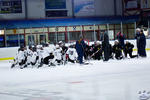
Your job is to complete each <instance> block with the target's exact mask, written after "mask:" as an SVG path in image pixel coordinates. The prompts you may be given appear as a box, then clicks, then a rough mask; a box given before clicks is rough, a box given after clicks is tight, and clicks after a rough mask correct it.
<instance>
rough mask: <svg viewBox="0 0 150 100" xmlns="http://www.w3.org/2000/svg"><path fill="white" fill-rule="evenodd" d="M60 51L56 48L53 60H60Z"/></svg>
mask: <svg viewBox="0 0 150 100" xmlns="http://www.w3.org/2000/svg"><path fill="white" fill-rule="evenodd" d="M61 52H62V49H61V48H57V49H56V50H55V51H54V57H55V59H57V60H62V53H61Z"/></svg>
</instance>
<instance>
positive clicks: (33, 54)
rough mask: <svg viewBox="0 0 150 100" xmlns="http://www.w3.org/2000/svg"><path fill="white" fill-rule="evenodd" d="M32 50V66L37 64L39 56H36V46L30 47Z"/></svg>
mask: <svg viewBox="0 0 150 100" xmlns="http://www.w3.org/2000/svg"><path fill="white" fill-rule="evenodd" d="M32 52H33V53H32V56H31V65H32V66H34V65H38V59H39V56H38V53H37V49H36V47H33V48H32Z"/></svg>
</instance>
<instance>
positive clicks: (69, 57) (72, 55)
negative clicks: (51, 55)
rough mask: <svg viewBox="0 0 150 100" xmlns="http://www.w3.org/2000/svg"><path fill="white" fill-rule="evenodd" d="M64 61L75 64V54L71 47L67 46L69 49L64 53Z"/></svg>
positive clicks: (73, 48)
mask: <svg viewBox="0 0 150 100" xmlns="http://www.w3.org/2000/svg"><path fill="white" fill-rule="evenodd" d="M66 59H67V60H68V62H72V63H75V61H76V59H77V52H76V49H75V47H74V46H73V45H71V46H69V48H68V50H67V52H66Z"/></svg>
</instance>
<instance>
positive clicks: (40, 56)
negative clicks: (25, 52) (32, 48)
mask: <svg viewBox="0 0 150 100" xmlns="http://www.w3.org/2000/svg"><path fill="white" fill-rule="evenodd" d="M43 53H44V50H43V47H42V45H38V47H37V54H38V57H39V59H38V68H39V67H42V65H43Z"/></svg>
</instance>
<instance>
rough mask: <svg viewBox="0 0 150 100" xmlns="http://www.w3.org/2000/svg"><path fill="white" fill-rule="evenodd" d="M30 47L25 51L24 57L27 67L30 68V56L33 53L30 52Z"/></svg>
mask: <svg viewBox="0 0 150 100" xmlns="http://www.w3.org/2000/svg"><path fill="white" fill-rule="evenodd" d="M32 49H33V48H32V46H29V48H28V49H27V50H25V55H26V56H27V64H26V65H27V66H26V67H28V66H31V60H32V54H33V51H32Z"/></svg>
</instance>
